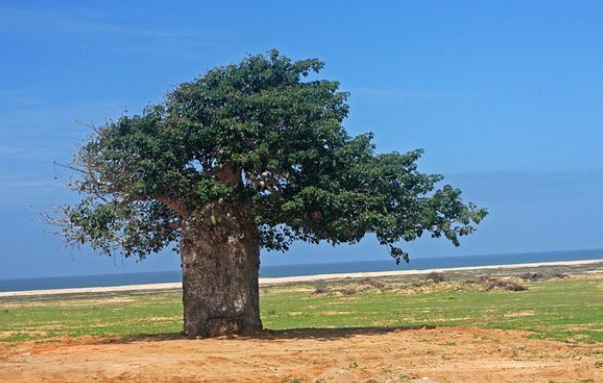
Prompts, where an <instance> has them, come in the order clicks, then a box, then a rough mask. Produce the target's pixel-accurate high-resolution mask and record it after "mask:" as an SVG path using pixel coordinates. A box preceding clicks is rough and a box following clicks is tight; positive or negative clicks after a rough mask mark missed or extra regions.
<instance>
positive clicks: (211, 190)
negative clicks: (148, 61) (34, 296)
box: [53, 51, 486, 337]
mask: <svg viewBox="0 0 603 383" xmlns="http://www.w3.org/2000/svg"><path fill="white" fill-rule="evenodd" d="M323 66H324V63H323V62H321V61H319V60H317V59H308V60H301V61H292V60H290V59H288V58H286V57H284V56H281V55H279V53H278V52H277V51H271V52H269V53H268V54H266V55H256V56H249V57H246V58H245V59H244V60H242V61H241V62H240V63H239V64H236V65H228V66H225V67H218V68H215V69H213V70H210V71H209V72H207V73H206V74H205V75H203V76H202V77H199V78H197V79H195V80H193V81H191V82H186V83H183V84H181V85H179V86H177V87H175V88H174V89H173V90H172V91H171V92H170V93H169V94H168V95H167V96H166V98H165V100H164V101H163V102H162V103H161V104H158V105H151V106H148V107H147V108H145V109H144V111H143V112H142V113H141V114H139V115H133V116H124V117H121V118H119V119H118V120H116V121H114V122H110V123H107V124H106V125H104V126H102V127H99V128H97V129H95V130H94V133H93V135H92V136H91V137H90V139H89V140H88V141H87V143H85V144H84V145H83V146H82V147H81V149H80V150H79V152H78V153H77V155H76V157H75V159H74V161H73V163H72V164H70V165H69V167H70V168H72V169H74V170H76V171H77V174H78V176H77V177H75V179H74V181H73V182H72V184H71V186H72V188H73V189H74V190H76V191H77V192H79V193H81V194H82V195H83V197H82V199H81V201H80V202H78V203H75V204H72V205H68V206H64V207H63V208H61V209H60V212H61V214H60V216H58V217H55V218H54V219H53V220H54V222H55V223H57V222H58V223H59V224H60V225H61V227H62V229H61V231H62V233H63V234H64V235H65V237H66V239H67V243H70V244H76V243H77V244H80V243H82V244H83V243H88V244H89V245H90V246H91V247H92V248H93V249H94V250H97V251H100V252H104V253H107V254H113V253H115V252H121V253H122V254H124V256H126V257H129V256H135V257H139V258H141V259H143V258H145V257H146V256H147V255H148V254H150V253H155V252H159V251H160V250H161V249H163V248H165V247H166V246H170V245H171V244H177V250H178V251H179V252H180V256H181V259H182V274H183V303H184V331H185V333H186V335H187V336H188V337H208V336H215V335H220V334H231V333H249V332H253V331H257V330H260V329H261V328H262V324H261V320H260V312H259V288H258V270H259V266H260V250H261V249H267V250H276V251H286V250H288V249H289V247H290V245H291V244H292V243H293V242H294V241H306V242H310V243H315V244H316V243H319V242H321V241H326V242H329V243H331V244H333V245H337V244H341V243H355V242H358V241H360V240H361V239H362V238H363V237H364V236H365V235H367V234H368V233H372V234H374V236H375V237H376V238H377V240H378V241H379V242H380V243H381V244H382V245H384V247H386V248H387V249H388V251H389V252H390V254H391V256H392V257H393V258H394V259H395V260H396V261H397V262H399V261H400V260H406V261H408V254H407V253H406V252H404V251H403V250H402V249H401V248H400V247H398V246H397V243H399V242H401V241H413V240H415V239H417V238H419V237H421V236H422V235H423V234H425V233H429V234H430V235H431V236H433V237H441V236H444V237H445V238H447V239H448V240H450V241H451V242H452V243H453V244H454V245H457V246H458V245H459V237H460V236H463V235H467V234H470V233H472V232H473V231H474V229H475V224H477V223H479V222H480V220H482V218H483V217H484V216H485V215H486V211H485V210H484V209H480V208H477V207H475V206H474V205H472V204H470V203H468V204H466V203H464V202H463V201H462V199H461V192H460V191H459V190H458V189H456V188H453V187H451V186H449V185H440V183H441V181H442V179H443V177H442V176H441V175H437V174H423V173H421V172H419V171H418V170H417V160H418V159H419V157H420V155H421V154H422V151H421V150H414V151H411V152H408V153H397V152H394V153H379V154H378V153H376V151H375V147H374V145H373V144H372V143H371V139H372V135H371V134H363V135H359V136H356V137H352V136H350V135H349V134H348V133H347V132H346V130H345V129H344V127H343V125H342V124H343V122H344V120H345V118H346V116H347V115H348V112H349V106H348V104H347V103H346V99H347V97H348V93H346V92H342V91H340V90H339V83H338V82H336V81H328V80H314V79H312V78H314V77H317V75H316V73H318V72H319V71H320V70H321V69H322V68H323ZM311 74H313V75H312V76H311V77H310V76H309V75H311Z"/></svg>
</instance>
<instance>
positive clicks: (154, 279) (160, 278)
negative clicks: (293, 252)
mask: <svg viewBox="0 0 603 383" xmlns="http://www.w3.org/2000/svg"><path fill="white" fill-rule="evenodd" d="M589 259H603V249H597V250H572V251H548V252H535V253H515V254H495V255H472V256H459V257H456V256H455V257H430V258H427V257H426V258H411V261H410V263H401V264H400V265H396V263H395V262H394V260H393V259H392V260H379V261H365V262H340V263H315V264H307V265H303V264H302V265H287V266H263V267H262V268H261V269H260V276H261V277H289V276H297V275H314V274H332V273H353V272H363V271H393V270H424V269H434V268H450V267H468V266H494V265H507V264H521V263H538V262H559V261H579V260H589ZM181 280H182V279H181V273H180V270H174V271H161V272H145V273H115V274H104V275H84V276H70V277H50V278H23V279H0V292H5V291H26V290H45V289H62V288H78V287H106V286H122V285H137V284H147V283H168V282H180V281H181Z"/></svg>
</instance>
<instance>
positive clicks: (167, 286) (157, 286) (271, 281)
mask: <svg viewBox="0 0 603 383" xmlns="http://www.w3.org/2000/svg"><path fill="white" fill-rule="evenodd" d="M601 262H603V259H591V260H583V261H562V262H542V263H521V264H513V265H495V266H473V267H451V268H445V269H427V270H399V271H374V272H360V273H338V274H317V275H301V276H295V277H278V278H260V285H263V286H266V285H276V284H282V283H293V282H312V281H318V280H329V279H340V278H368V277H371V278H373V277H385V276H396V275H422V274H429V273H432V272H444V271H465V270H495V269H517V268H531V267H543V266H579V265H591V264H595V263H601ZM181 288H182V283H152V284H144V285H129V286H109V287H84V288H71V289H49V290H30V291H8V292H0V298H2V297H14V296H31V295H51V294H76V293H77V294H81V293H99V292H117V291H146V290H174V289H181Z"/></svg>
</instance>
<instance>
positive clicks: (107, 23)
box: [0, 7, 229, 56]
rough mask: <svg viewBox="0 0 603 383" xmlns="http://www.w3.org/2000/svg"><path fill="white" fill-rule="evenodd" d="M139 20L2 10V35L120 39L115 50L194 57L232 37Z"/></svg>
mask: <svg viewBox="0 0 603 383" xmlns="http://www.w3.org/2000/svg"><path fill="white" fill-rule="evenodd" d="M136 21H137V20H136V19H134V18H132V17H131V15H130V16H129V17H127V18H126V17H119V16H118V15H115V14H113V15H105V14H103V13H101V12H93V11H91V10H86V9H62V10H48V9H46V10H45V9H26V8H11V7H0V32H1V31H8V32H10V33H13V34H14V33H16V34H19V35H20V36H37V37H39V36H53V35H66V36H69V37H71V38H74V39H80V40H81V39H83V40H92V39H112V40H114V39H119V40H118V41H119V44H116V45H115V46H114V47H113V48H114V49H115V50H119V49H120V48H119V47H123V46H127V48H128V49H126V50H124V51H127V52H131V53H140V52H144V53H151V54H163V55H178V56H183V55H190V54H191V52H192V51H194V50H195V48H199V47H201V46H208V45H214V44H216V43H219V42H220V41H222V40H223V39H224V38H225V37H228V36H229V33H228V32H226V31H225V30H223V29H220V28H215V27H212V26H209V25H189V26H186V25H174V24H172V25H170V23H169V22H162V20H157V23H155V24H157V25H163V26H153V27H148V26H142V25H137V24H136Z"/></svg>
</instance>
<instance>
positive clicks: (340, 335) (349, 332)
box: [99, 325, 436, 344]
mask: <svg viewBox="0 0 603 383" xmlns="http://www.w3.org/2000/svg"><path fill="white" fill-rule="evenodd" d="M435 327H436V326H425V325H423V326H405V327H343V328H320V327H317V328H296V329H286V330H263V331H261V332H258V333H256V334H248V335H232V336H221V337H216V338H211V339H217V340H246V339H248V340H265V341H278V340H294V339H313V340H321V341H328V340H335V339H345V338H350V337H353V336H357V335H381V334H387V333H391V332H398V331H413V330H423V329H433V328H435ZM173 340H190V341H191V342H194V341H199V340H203V339H187V338H186V337H185V336H184V334H183V333H166V334H137V335H130V336H123V337H119V338H111V339H103V340H101V341H100V342H99V343H102V344H125V343H138V342H164V341H173Z"/></svg>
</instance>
